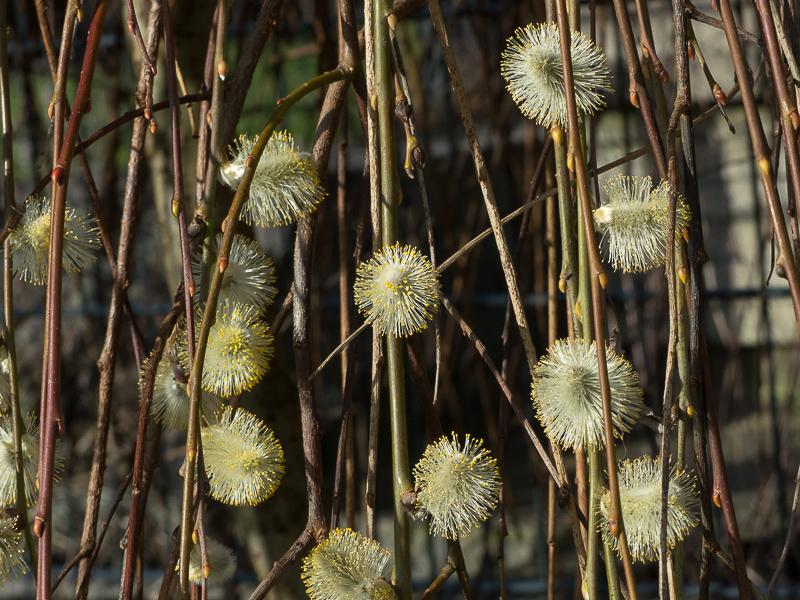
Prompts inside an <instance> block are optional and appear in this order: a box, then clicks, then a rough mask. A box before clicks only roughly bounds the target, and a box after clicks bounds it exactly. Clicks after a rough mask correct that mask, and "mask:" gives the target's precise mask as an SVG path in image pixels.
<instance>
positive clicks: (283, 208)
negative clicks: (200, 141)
mask: <svg viewBox="0 0 800 600" xmlns="http://www.w3.org/2000/svg"><path fill="white" fill-rule="evenodd" d="M255 143H256V138H251V137H248V136H247V135H242V136H240V137H239V139H238V140H237V141H236V142H235V143H234V145H233V146H231V149H230V150H231V154H232V155H233V158H231V160H229V161H228V162H225V163H223V164H222V166H221V167H220V177H221V178H222V181H224V182H225V184H226V185H228V187H230V188H232V189H234V190H235V189H237V188H238V187H239V182H240V181H241V180H242V176H243V175H244V172H245V168H246V166H247V159H248V158H249V157H250V154H251V153H252V152H253V147H254V146H255ZM324 197H325V190H324V188H323V187H322V184H321V182H320V179H319V175H318V174H317V167H316V165H315V164H314V160H313V159H312V157H311V155H310V154H308V153H307V152H299V151H298V150H296V149H295V146H294V141H293V140H292V136H291V135H290V134H289V133H288V132H286V131H282V132H280V133H275V134H274V135H273V136H272V137H271V138H270V139H269V141H268V142H267V146H266V148H265V149H264V153H263V154H262V156H261V160H260V161H259V163H258V165H256V169H255V174H254V175H253V181H252V183H251V184H250V197H249V199H248V200H247V202H245V204H244V207H243V208H242V220H243V221H245V222H246V223H249V224H252V225H261V226H263V227H271V226H273V225H287V224H289V223H293V222H294V221H296V220H297V219H300V218H302V217H306V216H308V215H310V214H311V213H312V212H314V211H315V210H316V208H317V205H319V203H320V202H321V201H322V199H323V198H324Z"/></svg>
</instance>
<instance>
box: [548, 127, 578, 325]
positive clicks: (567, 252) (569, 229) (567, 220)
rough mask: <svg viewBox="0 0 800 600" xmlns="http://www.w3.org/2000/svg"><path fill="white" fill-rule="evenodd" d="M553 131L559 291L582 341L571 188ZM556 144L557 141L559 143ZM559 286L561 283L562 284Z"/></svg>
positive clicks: (563, 146)
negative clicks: (558, 233)
mask: <svg viewBox="0 0 800 600" xmlns="http://www.w3.org/2000/svg"><path fill="white" fill-rule="evenodd" d="M555 131H556V130H555V129H554V130H553V132H554V133H553V156H554V158H555V164H556V184H557V186H558V219H559V224H560V226H561V261H562V267H561V278H560V279H559V287H563V288H564V290H562V291H564V292H566V294H567V298H568V300H569V307H570V313H571V315H572V327H573V331H574V332H575V337H578V338H582V337H583V323H582V322H581V320H580V318H579V317H578V315H577V314H575V309H576V306H577V302H578V288H579V287H580V285H579V278H578V261H577V255H576V252H575V218H576V217H575V206H574V203H573V201H572V187H571V186H570V181H569V170H568V169H567V146H566V144H565V141H566V140H565V139H564V138H565V135H564V130H563V129H558V132H559V133H555ZM559 140H560V141H559ZM562 282H563V283H562Z"/></svg>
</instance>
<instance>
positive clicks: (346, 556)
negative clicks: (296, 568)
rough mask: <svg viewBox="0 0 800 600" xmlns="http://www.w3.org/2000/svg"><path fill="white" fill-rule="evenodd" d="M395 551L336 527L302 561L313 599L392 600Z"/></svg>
mask: <svg viewBox="0 0 800 600" xmlns="http://www.w3.org/2000/svg"><path fill="white" fill-rule="evenodd" d="M391 556H392V553H391V552H389V551H388V550H386V549H385V548H384V547H383V546H381V545H380V544H379V543H378V542H376V541H374V540H369V539H367V538H365V537H364V536H363V535H361V534H360V533H357V532H355V531H352V530H350V529H334V530H333V531H331V532H330V533H329V534H328V539H326V540H324V541H323V542H320V543H319V544H317V546H316V547H315V548H314V549H313V550H312V551H311V553H310V554H309V555H308V556H307V557H306V558H305V559H304V560H303V575H302V577H303V582H304V583H305V584H306V591H307V592H308V595H309V597H310V598H311V600H346V599H347V600H391V599H393V598H396V596H395V593H394V590H393V589H392V586H391V585H390V584H389V582H388V581H387V578H388V577H389V575H390V573H391V569H392V563H391Z"/></svg>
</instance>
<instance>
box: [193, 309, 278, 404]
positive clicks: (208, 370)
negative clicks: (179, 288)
mask: <svg viewBox="0 0 800 600" xmlns="http://www.w3.org/2000/svg"><path fill="white" fill-rule="evenodd" d="M198 322H199V321H198ZM268 329H269V327H268V326H267V324H266V323H264V322H262V321H261V319H260V317H259V314H258V310H257V309H256V308H255V307H253V306H247V305H244V304H236V303H233V302H230V301H227V300H226V301H225V302H222V303H220V305H219V309H218V311H217V322H216V323H215V324H214V325H213V327H211V331H210V333H209V335H208V345H207V347H206V356H205V360H204V362H203V389H205V390H207V391H209V392H213V393H214V394H217V395H219V396H223V397H225V396H232V395H234V394H239V393H241V392H243V391H245V390H249V389H250V388H252V387H253V386H254V385H255V384H256V383H258V382H259V381H261V378H262V377H263V376H264V374H265V373H266V372H267V368H268V367H269V359H270V358H271V357H272V336H271V335H269V334H268V333H267V331H268ZM187 362H188V361H187Z"/></svg>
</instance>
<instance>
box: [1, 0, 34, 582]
mask: <svg viewBox="0 0 800 600" xmlns="http://www.w3.org/2000/svg"><path fill="white" fill-rule="evenodd" d="M6 8H7V7H6V0H0V119H2V123H3V194H4V197H5V202H4V205H3V208H4V211H5V218H6V222H8V219H10V218H11V215H13V214H14V213H15V212H16V210H17V203H16V201H15V200H14V148H13V140H14V128H13V123H12V122H11V94H10V88H9V87H8V86H9V81H8V39H7V26H8V23H7V18H6ZM3 312H4V317H5V331H4V332H3V342H4V343H5V346H6V350H7V352H8V379H9V387H10V389H11V417H12V419H13V421H12V426H13V428H14V469H15V470H16V479H17V486H16V487H17V492H16V493H17V502H16V507H17V511H18V512H19V514H20V515H22V516H23V517H24V518H23V522H24V526H25V543H26V545H27V547H28V554H29V556H30V559H31V569H32V571H33V573H36V570H37V566H36V563H37V557H36V544H35V543H34V539H33V532H32V531H31V524H30V522H29V521H28V518H27V514H28V502H27V500H26V498H27V496H26V493H25V471H24V470H23V459H22V436H23V435H25V433H26V432H25V420H24V419H23V418H22V408H21V406H20V400H19V378H18V377H17V345H16V342H15V336H14V331H15V328H14V264H13V261H12V259H11V247H10V244H9V242H8V240H6V241H5V242H4V243H3Z"/></svg>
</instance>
